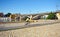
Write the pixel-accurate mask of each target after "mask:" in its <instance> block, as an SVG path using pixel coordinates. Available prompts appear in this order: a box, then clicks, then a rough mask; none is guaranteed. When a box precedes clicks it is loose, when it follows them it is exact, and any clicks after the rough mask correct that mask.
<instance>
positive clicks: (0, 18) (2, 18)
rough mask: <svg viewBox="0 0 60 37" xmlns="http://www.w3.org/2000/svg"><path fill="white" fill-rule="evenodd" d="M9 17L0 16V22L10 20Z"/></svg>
mask: <svg viewBox="0 0 60 37" xmlns="http://www.w3.org/2000/svg"><path fill="white" fill-rule="evenodd" d="M10 21H11V19H10V17H0V22H10Z"/></svg>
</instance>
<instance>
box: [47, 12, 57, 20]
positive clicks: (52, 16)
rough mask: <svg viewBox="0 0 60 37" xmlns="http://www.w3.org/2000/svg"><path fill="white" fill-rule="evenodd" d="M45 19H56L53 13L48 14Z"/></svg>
mask: <svg viewBox="0 0 60 37" xmlns="http://www.w3.org/2000/svg"><path fill="white" fill-rule="evenodd" d="M47 19H57V16H56V15H55V14H54V13H52V12H51V13H50V14H49V15H48V17H47Z"/></svg>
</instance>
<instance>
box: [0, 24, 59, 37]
mask: <svg viewBox="0 0 60 37" xmlns="http://www.w3.org/2000/svg"><path fill="white" fill-rule="evenodd" d="M0 37H60V23H56V24H51V25H44V26H36V27H30V28H23V29H16V30H9V31H0Z"/></svg>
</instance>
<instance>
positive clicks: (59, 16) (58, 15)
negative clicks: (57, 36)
mask: <svg viewBox="0 0 60 37" xmlns="http://www.w3.org/2000/svg"><path fill="white" fill-rule="evenodd" d="M56 16H57V18H58V20H60V12H57V13H56Z"/></svg>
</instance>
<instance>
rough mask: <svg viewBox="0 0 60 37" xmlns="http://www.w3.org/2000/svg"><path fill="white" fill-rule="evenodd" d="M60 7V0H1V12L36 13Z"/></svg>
mask: <svg viewBox="0 0 60 37" xmlns="http://www.w3.org/2000/svg"><path fill="white" fill-rule="evenodd" d="M56 4H57V5H58V9H60V7H59V6H60V0H0V12H3V13H8V12H10V13H21V14H34V13H42V12H50V11H56Z"/></svg>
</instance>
